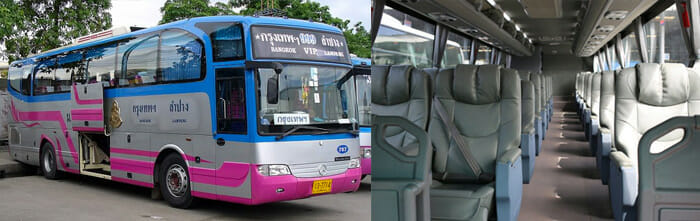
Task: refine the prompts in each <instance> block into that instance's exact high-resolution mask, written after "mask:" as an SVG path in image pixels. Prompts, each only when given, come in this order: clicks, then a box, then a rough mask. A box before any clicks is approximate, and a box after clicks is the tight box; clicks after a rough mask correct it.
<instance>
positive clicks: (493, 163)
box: [372, 65, 523, 220]
mask: <svg viewBox="0 0 700 221" xmlns="http://www.w3.org/2000/svg"><path fill="white" fill-rule="evenodd" d="M435 85H440V87H436V88H435V94H434V102H433V111H431V119H430V126H429V128H428V132H429V134H430V137H431V140H432V143H433V148H434V150H435V156H434V158H433V177H434V181H433V187H432V189H431V197H430V203H431V217H432V219H433V220H487V219H488V215H489V214H490V213H492V210H493V208H492V205H493V200H494V198H495V201H496V202H495V205H496V214H497V217H498V218H499V220H517V217H518V213H519V210H520V203H521V200H522V185H523V184H522V181H523V177H522V172H523V171H522V162H521V150H520V148H518V146H519V145H520V134H521V133H520V132H521V131H520V128H521V111H520V108H521V106H520V102H521V98H520V93H521V89H520V78H519V77H518V74H517V73H516V72H515V71H512V70H506V69H503V68H501V67H499V66H498V65H479V66H477V65H457V66H456V67H455V68H451V69H445V70H441V71H440V72H439V73H438V75H437V77H436V79H435ZM438 105H442V108H443V110H444V112H445V115H446V116H449V117H451V118H452V119H443V118H441V117H440V115H441V114H440V113H439V111H436V108H439V107H438ZM443 120H444V121H443ZM444 122H447V123H448V124H452V125H454V128H455V130H456V131H455V132H456V133H458V134H455V135H454V136H459V137H461V138H457V139H462V138H463V140H464V141H465V143H466V145H465V146H466V149H462V148H460V146H459V145H457V143H458V140H457V139H455V137H453V136H450V132H449V131H453V130H451V129H450V128H451V126H450V125H447V124H445V123H444ZM467 155H471V158H472V159H475V161H476V162H473V161H470V160H468V159H469V158H470V157H468V156H467ZM468 162H473V163H475V164H477V165H478V166H476V167H475V165H472V166H470V164H469V163H468ZM473 168H478V169H480V170H481V171H483V173H482V174H481V175H479V174H478V172H475V170H474V169H473ZM477 171H478V170H477ZM488 175H492V176H491V177H490V178H489V176H488ZM372 185H374V184H372ZM372 194H374V193H372Z"/></svg>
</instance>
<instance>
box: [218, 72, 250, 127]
mask: <svg viewBox="0 0 700 221" xmlns="http://www.w3.org/2000/svg"><path fill="white" fill-rule="evenodd" d="M245 107H246V105H245V71H244V70H243V69H240V68H220V69H216V119H217V121H216V127H217V131H218V132H219V133H234V134H246V128H247V127H246V116H245V113H246V111H245Z"/></svg>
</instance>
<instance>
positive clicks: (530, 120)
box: [519, 71, 535, 129]
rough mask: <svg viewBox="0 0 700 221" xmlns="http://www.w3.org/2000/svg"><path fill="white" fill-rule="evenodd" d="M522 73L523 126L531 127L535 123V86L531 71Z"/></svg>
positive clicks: (524, 127)
mask: <svg viewBox="0 0 700 221" xmlns="http://www.w3.org/2000/svg"><path fill="white" fill-rule="evenodd" d="M519 74H520V89H521V99H522V101H521V102H522V103H521V104H520V107H521V114H522V119H521V122H522V123H521V128H522V129H526V128H531V127H534V124H535V86H534V85H533V84H532V82H531V81H530V80H529V79H530V72H527V71H523V72H519Z"/></svg>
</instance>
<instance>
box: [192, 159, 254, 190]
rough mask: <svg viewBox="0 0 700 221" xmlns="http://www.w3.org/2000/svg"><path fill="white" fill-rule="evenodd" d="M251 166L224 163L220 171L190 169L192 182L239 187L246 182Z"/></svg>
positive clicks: (199, 168)
mask: <svg viewBox="0 0 700 221" xmlns="http://www.w3.org/2000/svg"><path fill="white" fill-rule="evenodd" d="M248 172H250V164H247V163H236V162H224V163H223V164H222V165H221V167H219V169H209V168H201V167H190V176H191V177H192V182H197V183H205V184H210V185H217V186H227V187H238V186H240V185H241V184H243V182H244V181H245V180H246V176H248Z"/></svg>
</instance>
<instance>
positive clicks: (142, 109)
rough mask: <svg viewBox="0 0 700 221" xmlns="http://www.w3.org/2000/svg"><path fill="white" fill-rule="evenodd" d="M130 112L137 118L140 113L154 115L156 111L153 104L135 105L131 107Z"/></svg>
mask: <svg viewBox="0 0 700 221" xmlns="http://www.w3.org/2000/svg"><path fill="white" fill-rule="evenodd" d="M131 112H133V113H136V116H137V117H138V116H139V115H140V114H141V113H155V112H158V110H157V107H156V105H155V104H136V105H132V110H131Z"/></svg>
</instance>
